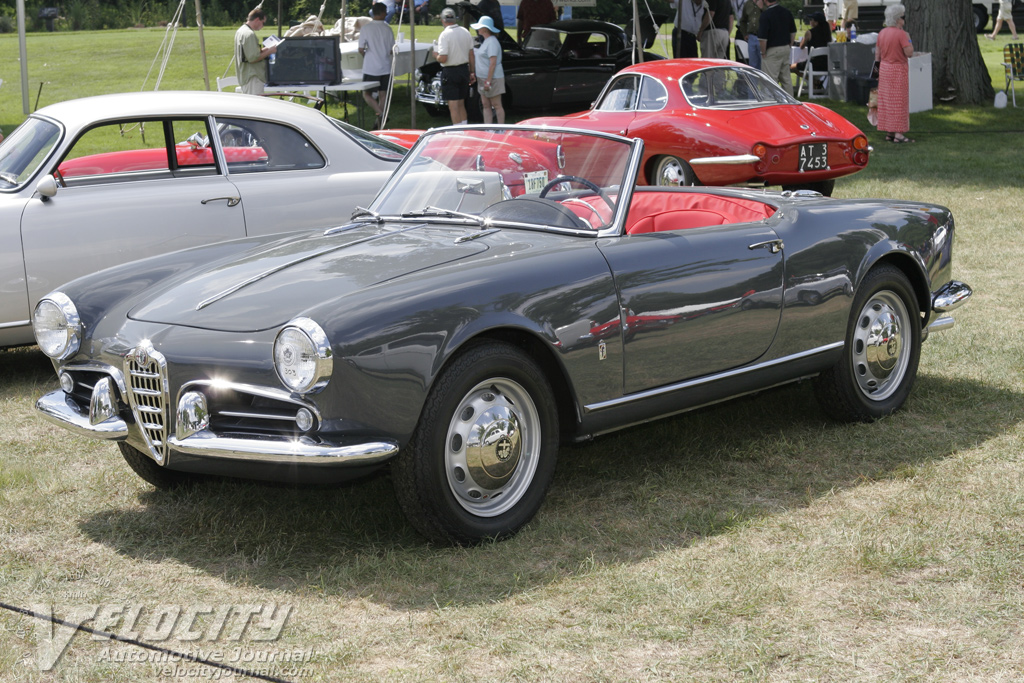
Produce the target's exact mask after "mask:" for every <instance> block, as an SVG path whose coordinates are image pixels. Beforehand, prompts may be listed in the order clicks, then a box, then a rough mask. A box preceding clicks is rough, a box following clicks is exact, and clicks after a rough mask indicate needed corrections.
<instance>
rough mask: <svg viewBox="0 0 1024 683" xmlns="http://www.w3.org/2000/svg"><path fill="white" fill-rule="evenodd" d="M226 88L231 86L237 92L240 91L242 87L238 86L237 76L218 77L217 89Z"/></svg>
mask: <svg viewBox="0 0 1024 683" xmlns="http://www.w3.org/2000/svg"><path fill="white" fill-rule="evenodd" d="M225 88H231V89H232V90H234V91H235V92H239V91H240V90H241V88H239V87H238V77H237V76H225V77H224V78H218V79H217V90H221V91H223V90H224V89H225Z"/></svg>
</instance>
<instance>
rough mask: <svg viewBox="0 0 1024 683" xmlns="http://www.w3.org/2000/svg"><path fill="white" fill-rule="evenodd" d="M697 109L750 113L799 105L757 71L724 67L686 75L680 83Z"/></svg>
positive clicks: (688, 99) (797, 101)
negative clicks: (779, 106) (763, 109)
mask: <svg viewBox="0 0 1024 683" xmlns="http://www.w3.org/2000/svg"><path fill="white" fill-rule="evenodd" d="M679 87H681V88H682V89H683V95H685V96H686V99H687V101H688V102H689V103H690V104H691V105H692V106H694V107H711V108H716V109H750V108H753V107H763V106H766V105H770V104H799V103H800V102H799V100H796V99H793V97H792V96H790V95H789V94H787V93H786V91H785V90H783V89H782V88H780V87H779V85H778V84H777V83H776V82H775V81H773V80H772V79H770V78H768V76H767V75H766V74H765V73H764V72H763V71H759V70H757V69H749V68H743V67H731V66H722V67H715V68H712V69H702V70H700V71H694V72H692V73H689V74H686V75H685V76H683V78H681V79H680V81H679Z"/></svg>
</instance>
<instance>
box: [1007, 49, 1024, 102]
mask: <svg viewBox="0 0 1024 683" xmlns="http://www.w3.org/2000/svg"><path fill="white" fill-rule="evenodd" d="M1003 68H1004V69H1006V86H1005V89H1006V90H1009V91H1010V95H1011V96H1012V97H1013V106H1015V107H1016V106H1017V90H1016V89H1015V88H1014V87H1013V82H1014V81H1024V43H1009V44H1007V45H1006V46H1005V47H1004V48H1003Z"/></svg>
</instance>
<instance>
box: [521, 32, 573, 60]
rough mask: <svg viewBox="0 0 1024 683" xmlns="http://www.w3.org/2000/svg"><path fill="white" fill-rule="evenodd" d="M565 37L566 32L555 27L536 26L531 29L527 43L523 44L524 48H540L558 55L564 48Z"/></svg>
mask: <svg viewBox="0 0 1024 683" xmlns="http://www.w3.org/2000/svg"><path fill="white" fill-rule="evenodd" d="M564 39H565V33H563V32H562V31H559V30H557V29H553V28H535V29H533V30H531V31H530V35H529V36H527V38H526V44H525V45H523V49H524V50H539V51H541V52H550V53H551V54H553V55H557V54H558V52H559V51H560V50H561V49H562V41H563V40H564Z"/></svg>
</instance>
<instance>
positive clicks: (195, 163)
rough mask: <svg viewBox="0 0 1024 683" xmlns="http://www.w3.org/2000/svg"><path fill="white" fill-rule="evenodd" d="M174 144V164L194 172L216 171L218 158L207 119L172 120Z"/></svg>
mask: <svg viewBox="0 0 1024 683" xmlns="http://www.w3.org/2000/svg"><path fill="white" fill-rule="evenodd" d="M170 125H171V130H172V131H173V132H172V135H171V139H172V140H174V141H175V145H174V164H175V166H176V167H177V168H180V169H186V170H188V171H189V172H191V173H192V174H202V172H203V171H208V172H210V173H216V171H217V160H216V158H215V157H214V155H213V150H212V149H211V148H210V136H209V135H208V134H207V130H208V129H207V125H206V121H205V120H188V119H181V120H175V121H171V122H170Z"/></svg>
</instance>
